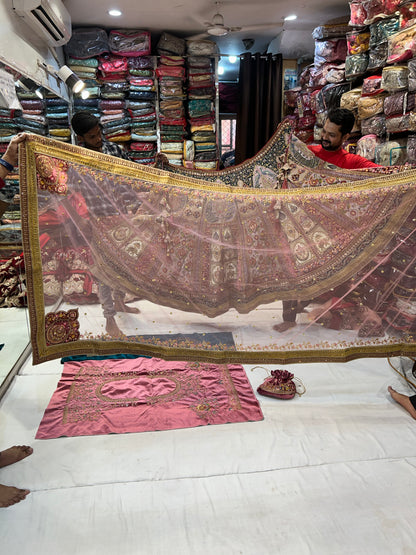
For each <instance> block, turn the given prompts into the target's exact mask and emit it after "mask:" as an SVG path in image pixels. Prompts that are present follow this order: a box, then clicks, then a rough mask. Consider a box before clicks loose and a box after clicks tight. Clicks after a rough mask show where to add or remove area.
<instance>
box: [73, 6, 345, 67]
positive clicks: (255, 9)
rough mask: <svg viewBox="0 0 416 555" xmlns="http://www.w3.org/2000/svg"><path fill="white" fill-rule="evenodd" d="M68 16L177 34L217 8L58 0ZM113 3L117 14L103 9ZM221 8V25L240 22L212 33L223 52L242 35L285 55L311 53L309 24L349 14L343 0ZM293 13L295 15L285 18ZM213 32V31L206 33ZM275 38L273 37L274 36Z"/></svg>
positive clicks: (76, 22) (193, 28)
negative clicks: (231, 30) (225, 31)
mask: <svg viewBox="0 0 416 555" xmlns="http://www.w3.org/2000/svg"><path fill="white" fill-rule="evenodd" d="M63 3H64V5H65V6H66V8H67V10H68V11H69V13H70V15H71V18H72V25H73V27H76V26H98V27H104V28H106V29H116V28H129V29H142V30H148V31H151V32H152V36H154V37H155V38H156V40H157V35H158V33H160V32H162V31H168V32H171V33H172V34H174V35H176V36H180V37H187V36H192V35H195V34H198V33H202V32H204V31H205V25H204V22H206V21H211V20H212V17H213V16H214V14H215V13H216V11H217V10H216V5H215V1H214V0H140V1H137V0H63ZM110 8H118V9H120V10H121V11H122V12H123V15H122V16H120V17H116V18H115V17H111V16H110V15H108V13H107V11H108V10H109V9H110ZM220 12H221V13H222V15H223V16H224V20H225V25H227V26H230V27H232V26H238V27H243V29H242V30H241V31H240V32H234V33H230V34H229V35H227V36H225V37H220V38H218V39H216V42H217V43H218V45H219V48H220V52H221V53H222V54H236V55H238V54H241V53H242V52H246V51H247V49H246V48H245V47H244V45H243V42H242V39H246V38H252V39H255V43H254V45H253V47H252V48H250V51H251V52H260V53H265V52H267V50H268V47H269V44H270V43H271V42H272V41H273V43H272V48H273V49H274V50H273V53H275V51H276V49H277V50H278V51H279V52H281V53H282V54H283V56H284V58H299V57H301V56H307V55H310V56H313V45H314V43H313V40H312V37H311V32H312V30H313V29H314V28H315V27H317V26H319V25H322V24H324V23H327V22H329V21H332V20H334V19H337V18H340V17H343V18H345V17H346V16H348V15H349V6H348V1H347V0H327V1H324V2H323V1H322V0H291V1H290V2H289V1H287V0H286V1H282V0H222V2H220ZM293 13H294V14H296V15H297V16H298V18H297V20H296V21H289V22H284V24H283V19H284V17H286V16H287V15H290V14H293ZM273 23H276V25H271V26H270V27H268V28H267V29H262V30H261V29H257V30H251V29H246V30H245V29H244V27H245V26H253V25H258V24H260V25H261V24H273ZM210 38H212V37H210ZM273 39H274V40H273Z"/></svg>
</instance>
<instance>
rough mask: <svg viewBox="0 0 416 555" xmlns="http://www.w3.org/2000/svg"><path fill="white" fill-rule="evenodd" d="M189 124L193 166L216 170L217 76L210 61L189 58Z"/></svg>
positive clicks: (203, 57)
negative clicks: (192, 144) (192, 148)
mask: <svg viewBox="0 0 416 555" xmlns="http://www.w3.org/2000/svg"><path fill="white" fill-rule="evenodd" d="M187 73H188V114H187V115H188V124H189V129H190V133H191V139H192V141H194V143H195V144H194V159H193V160H194V161H193V167H194V168H197V169H217V167H218V148H217V138H216V133H215V108H214V102H213V100H214V99H215V77H214V70H213V66H212V61H211V58H210V57H208V56H195V55H190V56H189V57H188V64H187Z"/></svg>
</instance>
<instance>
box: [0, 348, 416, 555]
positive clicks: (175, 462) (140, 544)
mask: <svg viewBox="0 0 416 555" xmlns="http://www.w3.org/2000/svg"><path fill="white" fill-rule="evenodd" d="M392 362H393V364H395V366H396V367H399V359H393V360H392ZM253 367H254V365H252V366H250V365H245V366H244V368H245V370H246V372H247V375H248V377H249V379H250V382H251V384H252V386H253V389H254V390H255V389H256V388H257V386H258V385H259V384H260V383H261V382H262V381H263V379H264V378H265V377H266V372H265V371H264V370H261V369H259V368H257V369H255V370H254V371H252V370H251V369H252V368H253ZM265 368H266V367H265ZM267 368H268V369H269V370H270V369H273V368H275V366H271V367H267ZM284 368H286V369H289V370H291V371H292V372H294V373H295V375H296V376H298V377H299V378H301V379H302V381H303V383H304V384H305V386H306V393H305V394H304V395H303V396H302V397H296V398H295V399H293V400H291V401H279V400H274V399H269V398H266V397H262V396H258V399H259V401H260V403H261V407H262V410H263V413H264V420H263V421H262V422H254V423H250V422H249V423H243V424H226V425H220V426H205V427H200V428H189V429H184V430H173V431H164V432H147V433H138V434H123V435H105V436H88V437H74V438H58V439H52V440H35V439H34V436H35V434H36V430H37V428H38V425H39V423H40V421H41V418H42V415H43V412H44V410H45V408H46V406H47V404H48V402H49V399H50V397H51V396H52V393H53V392H54V390H55V387H56V384H57V382H58V379H59V377H60V374H61V372H62V369H63V366H62V365H61V364H60V361H59V360H58V361H50V362H47V363H44V364H41V365H38V366H32V364H31V362H30V361H28V362H27V363H26V364H25V365H24V367H23V368H22V370H21V371H20V373H19V375H18V376H17V377H16V378H15V380H14V382H13V384H12V386H11V388H10V389H9V390H8V392H7V393H6V395H5V397H4V398H3V400H2V402H1V405H0V410H1V420H0V432H1V443H0V449H2V448H6V447H8V446H10V445H13V444H30V445H32V446H33V448H34V453H33V455H32V456H30V457H28V458H27V459H25V460H23V461H21V462H19V463H17V464H15V465H11V466H9V467H6V468H3V469H0V483H2V484H6V485H15V486H19V487H25V488H28V489H30V490H31V494H30V495H29V496H28V497H27V499H26V500H25V501H22V502H21V503H19V504H17V505H15V506H13V507H10V508H7V509H0V544H1V549H0V551H1V553H2V554H3V553H4V554H6V553H7V554H8V555H9V554H10V555H14V554H16V555H17V554H19V555H25V554H31V555H66V554H68V555H69V554H80V555H87V554H88V555H89V554H94V555H95V554H97V555H98V554H101V555H102V554H108V555H116V554H121V553H122V554H126V555H129V554H140V555H141V554H143V555H159V554H160V555H164V554H173V555H188V554H189V555H191V554H192V555H194V554H204V555H205V554H214V555H220V554H224V555H230V554H243V555H262V554H293V555H303V554H305V555H311V554H313V555H315V554H316V555H326V554H328V555H336V554H353V555H361V554H374V555H375V554H377V555H382V554H386V555H396V554H397V555H399V554H404V555H411V554H415V553H416V421H415V420H413V419H411V417H410V416H409V414H408V413H407V412H406V411H405V410H404V409H402V408H401V407H400V406H399V405H397V404H396V403H394V402H393V401H392V400H391V399H390V397H389V395H388V393H387V386H388V385H390V384H391V385H393V386H394V387H396V388H397V389H399V390H400V391H401V392H403V393H407V394H410V393H411V390H410V388H409V387H408V386H407V384H406V383H405V382H404V381H402V380H401V379H400V378H399V377H398V376H397V374H395V372H394V371H393V370H392V369H391V367H390V366H389V364H388V361H387V360H385V359H362V360H358V361H353V362H349V363H347V364H329V363H327V364H325V363H322V364H318V363H317V364H300V365H288V366H285V367H284Z"/></svg>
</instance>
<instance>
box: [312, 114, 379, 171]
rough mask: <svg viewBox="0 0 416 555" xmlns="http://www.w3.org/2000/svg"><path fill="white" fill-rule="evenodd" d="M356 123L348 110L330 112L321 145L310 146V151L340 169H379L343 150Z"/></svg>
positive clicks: (360, 157) (364, 159)
mask: <svg viewBox="0 0 416 555" xmlns="http://www.w3.org/2000/svg"><path fill="white" fill-rule="evenodd" d="M354 122H355V118H354V114H353V113H352V112H351V111H350V110H347V109H346V108H333V109H332V110H329V111H328V117H327V119H326V121H325V125H324V128H323V130H322V137H321V144H320V145H308V148H309V150H310V151H311V152H313V153H314V154H315V156H318V158H321V160H324V161H325V162H329V163H330V164H334V166H338V167H339V168H346V169H350V170H359V169H362V168H377V167H378V164H374V162H370V160H367V159H366V158H363V157H362V156H358V154H350V153H349V152H347V151H346V150H344V149H343V148H342V145H343V144H344V142H345V141H346V140H347V139H348V136H349V134H350V133H351V130H352V128H353V127H354Z"/></svg>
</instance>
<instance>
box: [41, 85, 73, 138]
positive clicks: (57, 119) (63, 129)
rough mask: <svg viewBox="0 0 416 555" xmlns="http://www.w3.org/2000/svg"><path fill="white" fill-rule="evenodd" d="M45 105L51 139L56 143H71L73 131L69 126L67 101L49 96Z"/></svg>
mask: <svg viewBox="0 0 416 555" xmlns="http://www.w3.org/2000/svg"><path fill="white" fill-rule="evenodd" d="M44 103H45V115H46V120H47V124H48V133H49V137H51V139H55V140H56V141H62V142H65V143H70V142H71V129H70V126H69V110H68V104H67V103H66V102H65V100H63V99H61V98H56V97H55V96H52V95H51V96H47V97H46V98H45V100H44Z"/></svg>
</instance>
